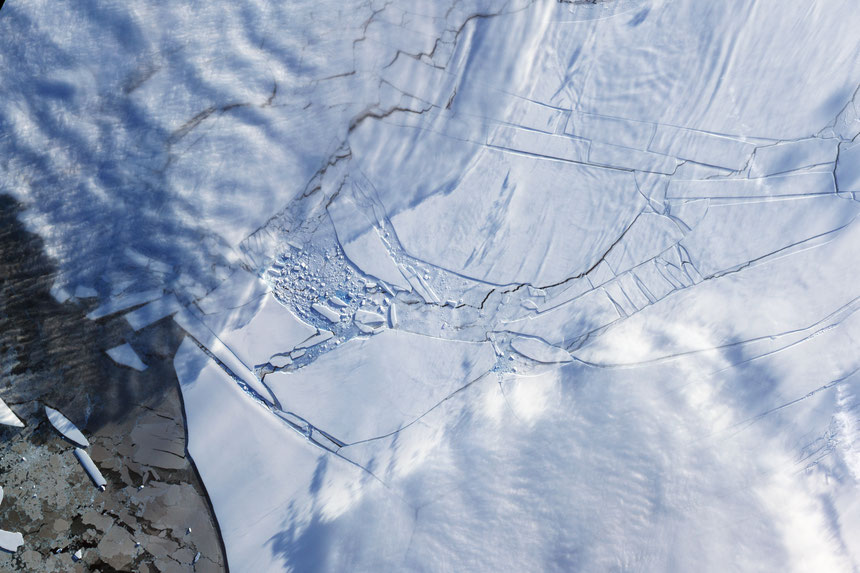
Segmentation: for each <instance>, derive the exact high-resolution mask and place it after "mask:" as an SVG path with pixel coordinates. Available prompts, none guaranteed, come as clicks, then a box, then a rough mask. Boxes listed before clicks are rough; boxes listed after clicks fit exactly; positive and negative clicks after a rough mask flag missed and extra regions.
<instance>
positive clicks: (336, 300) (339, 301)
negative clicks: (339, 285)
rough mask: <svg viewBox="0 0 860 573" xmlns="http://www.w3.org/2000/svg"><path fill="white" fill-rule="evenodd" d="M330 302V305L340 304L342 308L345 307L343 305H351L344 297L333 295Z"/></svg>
mask: <svg viewBox="0 0 860 573" xmlns="http://www.w3.org/2000/svg"><path fill="white" fill-rule="evenodd" d="M328 302H329V304H330V305H332V306H339V307H341V308H343V307H345V306H349V305H348V304H347V303H345V302H344V301H343V299H342V298H340V297H339V296H333V297H331V298H330V299H328Z"/></svg>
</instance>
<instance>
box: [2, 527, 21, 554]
mask: <svg viewBox="0 0 860 573" xmlns="http://www.w3.org/2000/svg"><path fill="white" fill-rule="evenodd" d="M23 544H24V536H23V535H21V534H20V533H18V532H15V533H12V532H11V531H4V530H2V529H0V549H2V550H3V551H8V552H9V553H15V552H16V551H17V550H18V548H19V547H21V546H22V545H23Z"/></svg>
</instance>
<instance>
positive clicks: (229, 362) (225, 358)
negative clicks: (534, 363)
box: [173, 309, 274, 404]
mask: <svg viewBox="0 0 860 573" xmlns="http://www.w3.org/2000/svg"><path fill="white" fill-rule="evenodd" d="M173 320H175V321H176V324H178V325H179V326H181V327H182V329H183V330H185V332H187V333H188V334H189V335H190V336H191V337H193V338H194V340H196V341H197V342H198V343H200V344H201V345H202V346H204V347H206V349H207V350H208V351H209V352H211V353H212V354H213V355H214V356H215V357H216V358H217V359H218V360H220V361H221V362H222V363H223V364H224V365H225V366H226V367H227V368H229V369H230V372H232V373H233V375H234V376H236V377H237V378H238V379H239V380H241V381H242V383H244V384H245V385H246V386H248V388H250V389H251V390H253V391H254V392H255V393H256V394H257V395H258V396H259V397H260V398H261V399H263V400H265V401H266V402H268V403H270V404H271V403H273V402H274V397H273V396H272V393H271V392H270V391H269V389H268V388H266V385H265V384H263V383H262V382H261V381H260V379H259V378H257V377H256V376H255V375H254V373H253V372H252V371H251V369H250V368H249V367H248V366H247V365H246V364H245V363H243V362H242V361H241V360H240V359H239V358H238V357H236V354H235V353H234V352H233V351H232V350H230V348H229V347H227V346H226V345H225V344H224V343H223V342H222V341H221V339H220V338H218V337H217V336H216V335H215V333H214V332H212V330H210V329H209V327H208V326H206V324H204V323H203V322H201V320H200V319H199V318H197V317H196V316H195V315H194V314H192V313H191V311H189V310H188V309H182V310H180V311H179V312H177V313H176V314H175V315H174V316H173Z"/></svg>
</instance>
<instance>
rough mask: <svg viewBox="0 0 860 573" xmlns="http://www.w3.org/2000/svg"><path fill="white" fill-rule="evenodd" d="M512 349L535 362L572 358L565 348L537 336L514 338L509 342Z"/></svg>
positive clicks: (564, 360) (563, 360)
mask: <svg viewBox="0 0 860 573" xmlns="http://www.w3.org/2000/svg"><path fill="white" fill-rule="evenodd" d="M511 346H513V347H514V350H516V351H517V352H519V353H520V354H522V355H523V356H525V357H526V358H531V359H532V360H535V361H537V362H544V363H547V364H549V363H553V362H570V361H571V360H572V358H571V357H570V354H568V353H567V352H566V351H565V350H562V349H561V348H558V347H556V346H552V345H550V344H547V343H546V342H543V341H542V340H538V339H537V338H515V339H514V340H513V341H512V342H511Z"/></svg>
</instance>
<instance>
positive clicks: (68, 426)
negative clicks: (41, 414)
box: [45, 406, 90, 448]
mask: <svg viewBox="0 0 860 573" xmlns="http://www.w3.org/2000/svg"><path fill="white" fill-rule="evenodd" d="M45 414H46V415H47V416H48V420H49V421H50V422H51V425H52V426H54V428H55V429H56V430H57V431H58V432H60V433H61V434H62V435H63V437H64V438H66V439H67V440H69V441H70V442H73V443H75V444H77V445H79V446H80V447H82V448H87V447H89V445H90V443H89V442H88V441H87V439H86V437H84V435H83V434H82V433H81V431H80V430H79V429H78V427H77V426H75V425H74V424H73V423H72V422H71V421H70V420H69V419H68V418H66V417H65V416H63V415H62V414H61V413H60V412H58V411H57V410H54V409H53V408H49V407H47V406H45Z"/></svg>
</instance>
